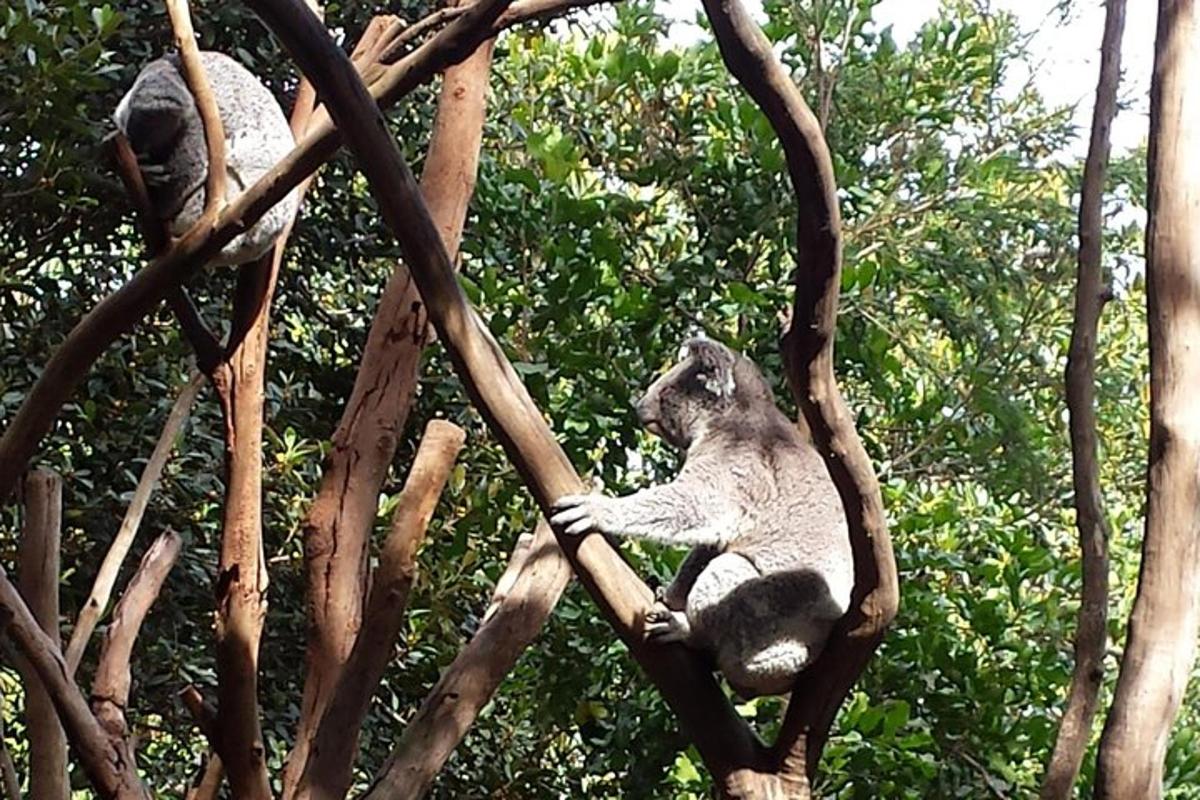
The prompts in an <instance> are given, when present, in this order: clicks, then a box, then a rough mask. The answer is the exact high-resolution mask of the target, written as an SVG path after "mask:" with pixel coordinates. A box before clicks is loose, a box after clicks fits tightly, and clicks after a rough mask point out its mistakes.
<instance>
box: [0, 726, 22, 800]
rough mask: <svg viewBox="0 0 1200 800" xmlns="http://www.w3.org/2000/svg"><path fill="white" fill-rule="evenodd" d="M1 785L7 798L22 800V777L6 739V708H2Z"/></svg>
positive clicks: (0, 736) (7, 799) (0, 742)
mask: <svg viewBox="0 0 1200 800" xmlns="http://www.w3.org/2000/svg"><path fill="white" fill-rule="evenodd" d="M0 786H3V787H4V797H5V800H21V779H20V778H18V777H17V765H16V764H14V763H13V760H12V753H10V752H9V750H8V742H7V741H5V739H4V709H2V708H0Z"/></svg>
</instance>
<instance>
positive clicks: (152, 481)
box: [66, 372, 204, 677]
mask: <svg viewBox="0 0 1200 800" xmlns="http://www.w3.org/2000/svg"><path fill="white" fill-rule="evenodd" d="M203 386H204V376H203V375H201V374H200V373H198V372H196V373H193V374H192V376H191V378H190V379H189V380H188V382H187V383H186V384H185V385H184V387H183V389H181V390H180V392H179V396H178V397H176V398H175V403H174V405H172V406H171V411H170V413H168V414H167V421H166V422H165V423H163V428H162V433H160V434H159V435H158V441H157V442H155V444H154V450H153V451H152V452H151V453H150V458H149V460H147V461H146V466H145V467H144V468H143V469H142V475H141V477H140V478H139V479H138V485H137V488H135V489H134V490H133V496H132V497H131V498H130V499H129V506H128V507H127V508H126V509H125V518H124V519H122V520H121V527H120V528H119V529H118V530H117V535H116V536H114V537H113V541H112V544H110V545H109V546H108V552H107V553H105V554H104V560H103V561H101V562H100V569H99V570H98V571H97V572H96V579H95V580H94V581H93V582H92V590H91V592H89V593H88V599H87V601H86V602H85V603H84V604H83V608H81V609H80V610H79V617H78V618H77V619H76V620H75V626H74V627H73V628H72V629H71V640H70V642H69V643H68V644H67V653H66V661H67V674H68V675H70V676H72V677H74V675H75V671H76V670H77V669H79V662H80V661H81V660H82V659H83V653H84V651H85V650H86V649H87V643H88V640H89V639H90V638H91V636H92V632H93V631H95V630H96V624H97V623H98V622H99V621H100V617H101V616H103V614H104V609H105V608H106V607H107V606H108V599H109V597H111V596H112V590H113V586H115V585H116V582H117V575H118V573H120V571H121V565H122V564H123V563H124V562H125V556H126V555H128V554H129V548H130V547H131V546H132V545H133V540H134V538H135V537H136V536H137V532H138V528H139V527H140V526H141V524H142V517H143V516H145V513H146V507H147V506H148V505H149V503H150V495H151V494H152V493H153V492H154V487H155V486H156V485H157V484H158V479H159V478H160V477H161V476H162V471H163V468H164V467H165V466H166V464H167V460H168V459H170V457H171V451H172V450H173V449H174V448H175V440H176V438H177V437H178V436H179V432H180V431H181V430H183V424H184V422H186V421H187V418H188V414H189V413H190V412H191V409H192V404H193V403H195V402H196V396H197V395H198V394H199V393H200V389H201V388H203Z"/></svg>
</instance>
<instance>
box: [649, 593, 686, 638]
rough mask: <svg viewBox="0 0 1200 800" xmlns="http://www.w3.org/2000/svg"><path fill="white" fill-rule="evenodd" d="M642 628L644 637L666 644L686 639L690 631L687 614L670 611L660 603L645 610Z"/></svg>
mask: <svg viewBox="0 0 1200 800" xmlns="http://www.w3.org/2000/svg"><path fill="white" fill-rule="evenodd" d="M642 630H643V632H644V634H645V636H646V639H648V640H650V641H654V642H658V643H660V644H666V643H668V642H683V641H687V639H688V637H689V636H690V635H691V633H692V626H691V623H689V622H688V618H687V614H685V613H684V612H682V611H672V610H671V609H669V608H667V607H666V606H664V605H662V604H661V603H660V604H656V605H655V606H654V608H652V609H650V610H649V611H647V612H646V619H645V621H644V622H643V626H642Z"/></svg>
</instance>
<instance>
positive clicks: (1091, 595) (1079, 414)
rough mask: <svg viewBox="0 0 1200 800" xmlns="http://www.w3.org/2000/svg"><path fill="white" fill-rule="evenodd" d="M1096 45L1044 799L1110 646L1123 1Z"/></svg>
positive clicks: (1085, 738) (1065, 774)
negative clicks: (1076, 570)
mask: <svg viewBox="0 0 1200 800" xmlns="http://www.w3.org/2000/svg"><path fill="white" fill-rule="evenodd" d="M1107 6H1108V8H1107V13H1106V15H1105V20H1104V35H1103V37H1102V41H1101V45H1100V78H1099V81H1098V83H1097V85H1096V107H1095V109H1094V110H1093V112H1092V138H1091V142H1090V143H1089V145H1088V154H1087V160H1086V162H1085V163H1084V166H1083V188H1082V190H1081V191H1080V197H1079V255H1078V261H1079V275H1078V279H1077V281H1076V285H1075V324H1074V326H1073V328H1072V329H1071V349H1070V352H1069V354H1068V356H1067V378H1066V383H1067V411H1068V412H1069V414H1070V431H1071V467H1072V476H1073V478H1074V489H1075V526H1076V528H1078V530H1079V552H1080V557H1081V559H1082V561H1083V594H1082V597H1081V598H1080V600H1081V602H1080V605H1079V626H1078V628H1077V629H1076V631H1075V668H1074V670H1073V672H1072V674H1071V689H1070V692H1069V693H1068V695H1067V705H1066V709H1065V710H1064V711H1063V717H1062V721H1061V722H1060V723H1059V727H1058V737H1057V739H1056V740H1055V742H1054V752H1053V754H1052V755H1051V756H1050V763H1049V764H1048V765H1047V767H1046V776H1045V779H1044V781H1043V783H1042V792H1041V797H1042V800H1067V798H1069V797H1071V796H1072V794H1073V793H1074V788H1075V779H1076V778H1077V777H1078V775H1079V766H1080V764H1082V763H1083V756H1084V753H1086V752H1087V748H1088V744H1089V743H1090V742H1091V738H1092V721H1093V720H1094V718H1095V716H1096V707H1097V705H1098V704H1099V699H1100V686H1101V684H1102V683H1103V681H1104V651H1105V649H1106V647H1107V645H1108V539H1109V525H1108V518H1107V516H1106V515H1105V513H1104V497H1103V495H1102V494H1101V491H1100V464H1099V456H1098V454H1097V450H1098V446H1097V441H1096V439H1097V430H1096V336H1097V334H1098V332H1099V328H1100V312H1101V310H1102V309H1103V308H1104V301H1105V297H1106V294H1107V288H1106V287H1105V286H1104V278H1103V271H1102V267H1101V263H1100V253H1101V249H1100V248H1101V240H1102V238H1103V234H1104V227H1103V219H1102V211H1103V206H1104V182H1105V173H1106V172H1107V168H1108V152H1109V132H1110V131H1111V129H1112V121H1113V116H1114V115H1115V114H1116V111H1117V87H1118V85H1119V84H1120V82H1121V35H1122V33H1123V32H1124V30H1125V0H1108V3H1107Z"/></svg>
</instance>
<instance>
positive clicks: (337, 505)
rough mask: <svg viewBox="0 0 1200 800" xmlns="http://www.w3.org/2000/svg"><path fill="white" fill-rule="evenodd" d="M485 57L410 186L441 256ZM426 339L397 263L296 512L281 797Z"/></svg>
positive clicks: (330, 676) (349, 597) (332, 675)
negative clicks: (293, 714) (304, 593)
mask: <svg viewBox="0 0 1200 800" xmlns="http://www.w3.org/2000/svg"><path fill="white" fill-rule="evenodd" d="M379 22H381V23H386V20H383V19H382V18H380V20H379ZM383 27H384V25H383V24H376V23H375V22H373V23H372V26H371V27H369V28H368V30H367V32H366V33H364V36H363V40H362V41H361V42H360V46H359V48H356V49H358V50H359V51H360V56H362V57H365V53H366V52H368V51H370V50H371V49H372V48H373V47H375V46H376V45H377V44H380V43H381V39H380V37H381V33H382V28H383ZM491 61H492V42H491V41H488V42H485V43H484V44H483V45H481V46H480V48H479V50H477V51H476V52H475V54H474V55H472V56H471V57H470V58H468V59H467V60H466V61H464V62H462V63H461V64H459V65H457V66H454V67H451V68H450V69H449V70H447V71H446V75H445V78H444V80H443V83H442V90H441V93H440V95H439V99H438V109H437V115H436V116H435V118H434V126H433V134H432V136H431V139H430V144H429V152H428V154H427V155H426V159H425V173H424V175H423V177H422V181H421V191H422V193H423V194H424V195H425V197H426V200H427V202H428V204H429V207H430V210H431V213H432V214H433V216H434V219H435V221H436V224H437V225H438V228H439V231H440V233H441V235H442V239H443V242H445V245H446V248H447V249H448V250H449V252H450V253H452V254H453V253H457V251H458V245H459V242H460V241H461V238H462V229H463V225H464V223H465V222H466V214H467V206H468V204H469V203H470V199H471V195H472V194H473V193H474V189H475V176H476V172H477V169H478V162H479V148H480V143H481V141H482V135H483V121H484V113H485V109H486V97H487V85H488V74H489V72H490V69H491ZM428 341H429V335H428V321H427V316H426V313H425V309H424V306H423V304H422V302H421V296H420V294H419V293H418V292H417V289H416V286H415V285H414V284H413V282H412V279H411V277H410V276H409V274H408V270H407V268H405V267H404V265H403V264H402V263H401V264H397V267H396V270H395V272H394V273H393V275H392V277H391V279H390V280H389V281H388V284H387V287H386V288H385V290H384V293H383V296H382V298H381V299H380V303H379V308H378V309H377V310H376V312H375V317H374V320H373V321H372V323H371V330H370V332H369V333H368V336H367V343H366V347H365V348H364V350H363V356H362V361H361V363H360V365H359V370H358V374H357V376H356V378H355V383H354V388H353V390H352V391H351V394H350V399H349V400H348V401H347V404H346V409H345V411H344V412H343V414H342V419H341V422H340V423H339V424H338V428H337V430H336V431H335V432H334V435H333V442H332V445H333V446H332V448H331V449H330V453H329V459H328V461H327V463H326V466H325V472H324V474H323V475H322V478H321V486H320V488H319V489H318V492H317V497H316V499H315V500H314V501H313V505H312V507H311V508H310V509H309V513H308V516H307V519H306V520H305V526H304V537H305V562H306V569H307V572H308V590H309V615H310V616H309V640H308V652H307V659H308V671H307V674H306V676H305V684H304V698H303V702H302V705H301V717H300V725H299V728H298V730H297V734H296V744H295V747H294V749H293V752H292V754H291V755H290V756H289V758H288V765H287V769H286V771H285V777H284V796H285V797H288V796H291V793H292V792H293V791H294V790H295V787H296V784H297V782H298V780H299V778H300V772H301V770H302V769H304V764H305V762H306V761H307V760H308V755H307V754H308V749H309V747H310V746H311V743H312V737H313V736H314V735H315V733H316V729H317V726H318V724H319V722H320V720H321V717H322V716H323V715H324V713H325V709H326V708H327V706H328V704H329V701H330V699H331V697H332V694H333V692H334V690H335V687H336V686H337V682H338V678H339V675H340V672H341V669H342V665H343V663H344V662H345V660H346V658H347V657H348V656H349V653H350V649H351V648H352V647H353V645H354V640H355V636H356V635H357V633H358V630H359V626H360V624H361V620H362V611H363V602H364V595H365V591H366V586H367V544H368V542H369V541H370V534H371V530H372V527H373V525H374V521H375V515H376V511H377V509H378V505H379V492H380V489H381V487H382V486H383V481H384V479H385V478H386V477H387V474H388V468H389V467H390V465H391V463H392V460H393V458H394V457H395V452H396V445H397V444H398V442H399V438H400V435H401V433H402V431H403V429H404V424H405V422H406V421H407V419H408V413H409V410H410V409H411V407H412V398H413V394H414V392H415V390H416V385H417V378H418V375H419V370H420V363H421V353H422V352H423V351H424V348H425V345H426V344H427V343H428ZM373 688H374V687H372V689H373Z"/></svg>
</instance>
